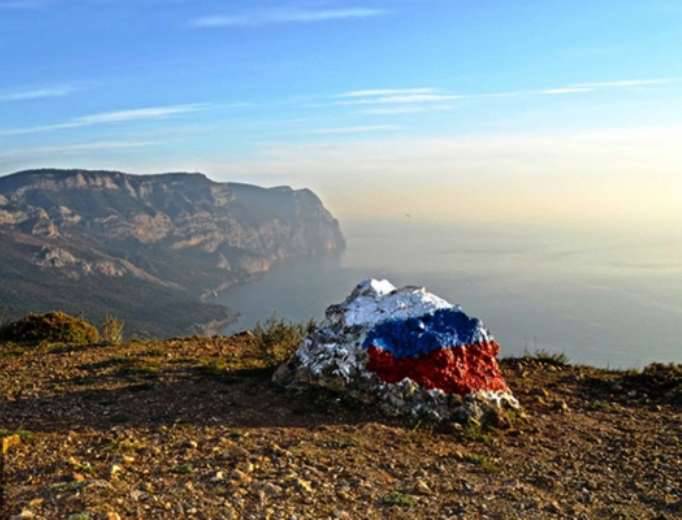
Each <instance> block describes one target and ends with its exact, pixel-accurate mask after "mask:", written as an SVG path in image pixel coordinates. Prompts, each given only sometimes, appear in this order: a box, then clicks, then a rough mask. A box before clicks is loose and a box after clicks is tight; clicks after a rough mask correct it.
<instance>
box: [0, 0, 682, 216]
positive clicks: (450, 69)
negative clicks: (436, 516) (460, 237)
mask: <svg viewBox="0 0 682 520" xmlns="http://www.w3.org/2000/svg"><path fill="white" fill-rule="evenodd" d="M681 48H682V2H680V1H679V0H647V1H646V2H644V1H640V0H599V1H594V0H589V1H585V0H570V1H569V0H518V1H514V2H509V1H507V0H356V1H346V0H317V1H315V0H310V1H305V0H290V1H289V0H278V1H265V0H250V1H248V2H245V1H243V0H242V1H217V0H191V1H190V0H0V67H1V69H0V70H2V74H1V75H0V175H1V174H8V173H12V172H15V171H18V170H22V169H27V168H34V167H74V168H97V169H116V170H122V171H128V172H135V173H152V172H163V171H201V172H204V173H206V174H207V175H209V176H210V177H211V178H213V179H215V180H219V181H228V180H231V181H241V182H252V183H257V184H263V185H268V186H269V185H281V184H287V185H292V186H294V187H310V188H312V189H313V190H315V191H316V192H317V193H318V194H319V195H320V196H321V197H322V198H323V200H324V202H325V203H326V204H327V206H328V207H330V209H332V211H333V212H334V213H335V214H336V215H337V216H339V218H341V220H343V219H351V218H354V219H355V218H356V219H362V218H376V219H379V218H387V219H390V218H408V216H409V218H414V219H420V220H424V221H438V222H450V221H458V222H472V223H479V224H493V225H499V224H500V223H508V222H514V223H522V224H526V225H535V224H537V223H538V222H545V223H556V224H557V225H567V226H573V227H578V228H580V227H582V228H585V229H587V228H589V227H591V226H598V225H614V226H620V227H624V228H628V227H631V226H633V225H637V226H642V227H644V228H646V227H647V226H658V227H661V226H663V227H665V226H668V227H671V228H675V227H677V228H679V225H680V224H682V212H681V211H680V209H681V208H682V175H681V174H682V171H681V165H682V151H681V148H682V146H680V145H681V144H682V60H680V49H681Z"/></svg>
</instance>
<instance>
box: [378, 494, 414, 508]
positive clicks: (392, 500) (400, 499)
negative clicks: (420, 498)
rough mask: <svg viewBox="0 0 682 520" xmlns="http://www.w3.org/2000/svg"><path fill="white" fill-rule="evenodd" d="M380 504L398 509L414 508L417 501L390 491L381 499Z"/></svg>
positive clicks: (406, 495)
mask: <svg viewBox="0 0 682 520" xmlns="http://www.w3.org/2000/svg"><path fill="white" fill-rule="evenodd" d="M381 503H382V504H383V505H385V506H398V507H414V506H415V505H417V501H416V500H415V499H414V497H412V496H410V495H408V494H406V493H403V492H401V491H391V492H390V493H389V494H388V495H385V496H384V497H383V498H382V499H381Z"/></svg>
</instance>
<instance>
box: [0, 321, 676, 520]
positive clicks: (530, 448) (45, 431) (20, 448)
mask: <svg viewBox="0 0 682 520" xmlns="http://www.w3.org/2000/svg"><path fill="white" fill-rule="evenodd" d="M265 365H266V363H265V362H264V361H263V360H262V359H259V357H258V353H257V352H254V348H253V338H252V337H251V336H249V335H247V334H244V335H241V336H237V337H232V338H214V339H198V338H193V339H186V340H171V341H167V342H133V343H131V344H126V345H123V346H92V347H78V348H69V347H65V346H59V345H57V346H55V345H52V346H48V345H46V346H41V347H37V348H36V347H34V348H20V347H16V346H12V345H5V346H0V428H2V432H0V435H3V436H5V437H6V438H13V439H16V437H12V435H17V436H18V437H19V438H20V443H19V444H18V445H16V446H12V447H9V449H8V451H7V453H6V454H5V455H4V456H3V463H4V468H3V475H2V491H3V492H4V500H5V504H4V510H3V513H4V515H5V516H6V517H13V516H17V517H18V518H47V519H59V518H69V519H72V520H76V519H99V518H103V519H104V518H108V519H117V518H121V519H122V518H173V519H175V518H197V519H201V518H205V519H220V518H246V519H249V518H253V519H260V518H272V519H277V518H282V519H294V518H298V519H304V518H314V519H323V518H332V519H344V518H347V519H355V518H358V519H374V518H377V519H378V518H391V519H394V518H395V519H400V518H405V519H414V518H425V519H437V518H467V519H468V518H471V519H479V518H481V519H482V518H491V519H492V518H499V519H513V518H523V519H528V518H586V519H587V518H632V519H647V518H659V519H672V518H681V517H682V404H681V403H680V377H681V375H680V371H679V368H678V369H677V371H676V369H675V368H670V367H668V368H660V369H659V370H652V371H649V372H647V373H646V374H642V373H632V372H613V371H605V370H597V369H594V368H589V367H575V366H567V365H562V364H561V363H558V362H555V361H553V360H551V359H546V360H541V359H530V358H523V359H514V360H505V361H504V362H503V369H504V372H505V375H506V377H507V380H508V382H509V384H510V386H511V387H512V390H513V391H514V393H515V395H516V396H517V397H518V398H519V400H520V401H521V403H522V404H523V405H524V408H525V413H524V414H523V415H522V416H521V417H519V418H516V419H515V420H514V421H513V422H512V424H510V425H507V426H506V428H504V429H502V430H496V431H482V430H480V429H477V428H464V429H463V428H458V427H457V426H455V425H445V426H441V427H438V428H434V427H433V426H432V425H428V424H419V423H416V424H408V423H406V422H405V421H397V420H390V419H386V418H382V417H380V416H378V415H377V414H375V413H373V412H372V410H370V409H367V407H365V406H358V405H355V404H354V403H349V402H344V401H341V400H339V399H338V398H336V397H335V396H332V395H329V394H325V393H320V392H319V391H316V392H314V393H313V392H311V393H307V394H298V395H293V394H291V393H286V392H284V391H282V390H280V389H279V388H277V387H275V386H273V385H272V384H271V383H270V377H269V374H270V373H271V370H270V369H268V368H267V367H266V366H265ZM7 444H8V443H7ZM0 517H2V514H0Z"/></svg>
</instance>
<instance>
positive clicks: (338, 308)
mask: <svg viewBox="0 0 682 520" xmlns="http://www.w3.org/2000/svg"><path fill="white" fill-rule="evenodd" d="M499 350H500V347H499V345H498V344H497V343H496V342H495V340H494V339H493V337H492V336H491V335H490V334H489V333H488V331H487V330H486V329H485V328H484V327H483V323H482V322H481V321H480V320H478V319H476V318H472V317H470V316H468V315H467V314H465V313H464V312H463V311H462V309H461V308H460V307H459V306H457V305H452V304H450V303H448V302H447V301H445V300H443V299H442V298H439V297H438V296H436V295H434V294H431V293H429V292H428V291H426V289H424V288H420V287H404V288H402V289H396V288H395V287H394V286H393V285H392V284H391V283H390V282H388V281H387V280H369V281H366V282H363V283H361V284H360V285H358V286H357V287H356V288H355V289H354V290H353V292H352V293H351V295H350V296H349V297H348V298H346V300H345V301H344V302H343V303H341V304H338V305H332V306H331V307H329V308H328V309H327V312H326V319H325V320H324V321H323V322H322V324H321V326H320V327H319V328H317V329H316V330H315V331H314V332H313V333H311V334H310V335H309V336H308V337H306V338H305V340H304V341H303V343H302V345H301V346H300V347H299V349H298V350H297V352H296V353H295V354H294V356H293V357H292V358H291V359H290V360H289V361H288V362H287V363H285V364H284V365H282V366H281V367H280V368H279V369H278V370H277V371H276V372H275V375H274V381H275V382H276V383H279V384H281V385H284V386H289V387H291V386H294V387H296V386H303V385H317V386H321V387H325V388H328V389H331V390H335V391H338V392H343V393H346V394H348V395H350V396H352V397H354V398H356V399H360V400H362V401H365V402H371V403H374V404H376V405H377V406H379V407H380V408H381V409H382V410H383V411H384V412H386V413H389V414H391V415H412V416H425V417H428V418H430V419H433V420H438V421H440V420H459V421H467V420H472V419H473V420H479V421H480V420H482V419H483V418H484V417H485V416H486V415H487V414H489V413H490V412H499V411H500V410H504V409H515V408H518V406H519V405H518V402H517V401H516V399H515V398H514V397H513V395H512V394H511V392H510V390H509V388H508V386H507V384H506V383H505V381H504V378H503V376H502V372H501V370H500V367H499V365H498V362H497V354H498V352H499Z"/></svg>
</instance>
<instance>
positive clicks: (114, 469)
mask: <svg viewBox="0 0 682 520" xmlns="http://www.w3.org/2000/svg"><path fill="white" fill-rule="evenodd" d="M122 471H123V468H122V467H121V466H119V465H118V464H114V465H113V466H111V470H110V471H109V473H110V474H111V476H112V477H115V476H116V475H117V474H119V473H121V472H122Z"/></svg>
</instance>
